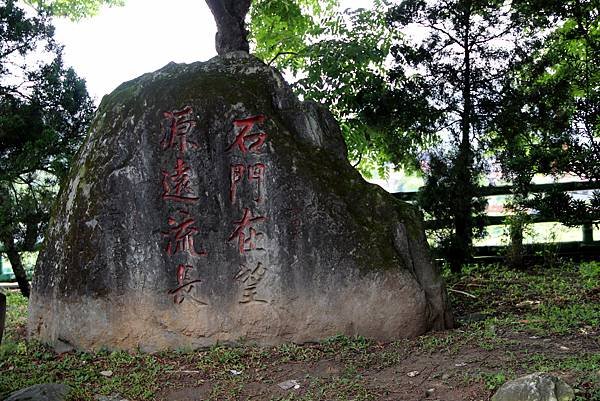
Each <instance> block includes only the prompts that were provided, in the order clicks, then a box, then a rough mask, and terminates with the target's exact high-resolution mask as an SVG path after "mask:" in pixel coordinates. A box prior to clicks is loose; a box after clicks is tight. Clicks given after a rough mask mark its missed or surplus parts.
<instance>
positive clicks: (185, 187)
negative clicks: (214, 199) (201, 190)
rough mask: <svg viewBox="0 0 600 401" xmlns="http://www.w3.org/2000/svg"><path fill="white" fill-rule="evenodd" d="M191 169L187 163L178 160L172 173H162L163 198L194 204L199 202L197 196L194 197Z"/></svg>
mask: <svg viewBox="0 0 600 401" xmlns="http://www.w3.org/2000/svg"><path fill="white" fill-rule="evenodd" d="M189 171H190V168H189V167H188V166H187V165H186V164H185V162H184V161H183V160H182V159H180V158H177V162H176V164H175V167H174V169H173V170H172V171H164V170H163V172H162V175H163V179H162V187H163V193H162V198H163V199H164V200H169V201H175V202H186V203H194V202H196V201H198V199H199V198H198V197H197V196H193V194H192V190H191V188H190V176H189V174H188V172H189Z"/></svg>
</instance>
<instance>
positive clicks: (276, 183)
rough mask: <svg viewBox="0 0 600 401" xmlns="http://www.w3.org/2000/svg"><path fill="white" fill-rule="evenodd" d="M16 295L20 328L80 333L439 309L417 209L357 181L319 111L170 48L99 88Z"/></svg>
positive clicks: (407, 318) (271, 80) (275, 85)
mask: <svg viewBox="0 0 600 401" xmlns="http://www.w3.org/2000/svg"><path fill="white" fill-rule="evenodd" d="M30 305H31V306H30V320H29V331H30V334H31V335H32V336H34V337H36V338H39V339H41V340H43V341H45V342H49V343H56V342H58V341H62V342H66V343H68V344H72V345H74V346H76V347H79V348H85V349H93V348H100V347H108V348H111V349H114V348H121V349H130V348H137V347H139V348H141V349H142V350H146V351H154V350H158V349H164V348H177V347H182V346H186V347H203V346H209V345H212V344H215V343H216V342H221V343H222V342H244V341H249V342H256V343H259V344H276V343H281V342H286V341H294V342H299V343H301V342H307V341H317V340H321V339H324V338H326V337H328V336H332V335H335V334H340V333H341V334H346V335H363V336H367V337H372V338H375V339H378V340H382V341H386V340H393V339H397V338H401V337H412V336H416V335H419V334H421V333H423V332H425V331H427V330H430V329H443V328H446V327H449V326H450V325H451V324H452V318H451V315H450V313H449V310H448V305H447V303H446V299H445V290H444V286H443V283H442V280H441V278H440V276H439V273H438V271H437V270H436V268H435V267H434V265H433V263H432V261H431V259H430V257H429V254H428V247H427V243H426V240H425V236H424V231H423V227H422V221H421V217H420V215H419V213H418V212H417V210H416V209H415V208H414V207H413V206H411V205H409V204H405V203H401V202H398V201H396V200H395V199H394V198H393V197H392V196H391V195H389V194H388V193H386V192H385V191H384V190H383V189H381V188H380V187H378V186H375V185H371V184H368V183H367V182H365V181H364V180H363V179H362V178H361V176H360V175H359V174H358V173H357V172H356V171H355V170H354V169H353V168H352V167H351V166H350V164H349V163H348V161H347V160H346V148H345V145H344V141H343V139H342V135H341V133H340V130H339V127H338V126H337V124H336V122H335V120H334V119H333V117H332V116H331V114H330V113H329V112H328V111H327V110H325V109H323V108H322V107H320V106H318V105H317V104H315V103H311V102H308V103H302V102H300V101H298V100H297V98H295V97H294V95H293V94H292V92H291V91H290V88H289V87H288V85H287V84H286V83H285V82H284V80H283V78H282V76H281V75H280V74H279V73H278V72H276V71H275V70H273V69H271V68H270V67H267V66H266V65H264V64H263V63H262V62H260V61H258V60H257V59H255V58H254V57H252V56H249V55H248V54H245V53H243V52H234V53H229V54H227V55H226V56H222V57H216V58H214V59H212V60H210V61H208V62H206V63H195V64H191V65H184V64H173V63H171V64H169V65H167V66H165V67H164V68H162V69H161V70H159V71H156V72H154V73H151V74H146V75H143V76H141V77H140V78H137V79H135V80H133V81H130V82H127V83H125V84H123V85H121V86H120V87H119V88H117V89H116V90H115V91H114V92H113V93H112V94H110V95H108V96H106V97H105V98H104V99H103V100H102V103H101V105H100V108H99V110H98V112H97V115H96V117H95V120H94V122H93V124H92V128H91V130H90V133H89V136H88V138H87V140H86V142H85V143H84V145H83V146H82V148H81V150H80V151H79V153H78V156H77V160H76V162H75V166H74V168H73V170H72V171H71V174H70V179H69V182H68V184H67V185H65V186H64V188H63V189H62V190H61V193H60V194H59V199H58V206H57V208H56V210H55V213H54V216H53V218H52V221H51V224H50V230H49V232H48V233H47V238H46V242H45V245H44V247H43V250H42V252H41V254H40V256H39V258H38V264H37V266H36V272H35V276H34V281H33V295H32V298H31V301H30Z"/></svg>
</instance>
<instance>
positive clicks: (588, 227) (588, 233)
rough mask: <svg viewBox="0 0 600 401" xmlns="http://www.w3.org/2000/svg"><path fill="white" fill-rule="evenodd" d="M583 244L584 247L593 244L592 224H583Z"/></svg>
mask: <svg viewBox="0 0 600 401" xmlns="http://www.w3.org/2000/svg"><path fill="white" fill-rule="evenodd" d="M582 231H583V243H584V244H585V245H591V244H593V243H594V225H593V224H592V222H591V221H590V222H586V223H583V226H582Z"/></svg>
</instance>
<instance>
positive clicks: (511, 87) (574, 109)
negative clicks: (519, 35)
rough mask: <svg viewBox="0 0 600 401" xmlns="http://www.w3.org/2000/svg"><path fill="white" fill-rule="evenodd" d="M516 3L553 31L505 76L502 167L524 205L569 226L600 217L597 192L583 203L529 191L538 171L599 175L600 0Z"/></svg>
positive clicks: (499, 135) (499, 141) (498, 143)
mask: <svg viewBox="0 0 600 401" xmlns="http://www.w3.org/2000/svg"><path fill="white" fill-rule="evenodd" d="M517 4H518V5H519V7H521V11H522V13H524V14H526V15H531V14H532V13H533V14H535V15H537V16H538V17H537V18H536V19H535V20H534V22H535V23H536V24H537V25H539V26H541V27H542V28H544V29H545V30H546V31H548V32H549V33H548V34H547V35H546V36H545V37H543V40H540V41H539V42H538V43H537V44H536V46H535V51H532V52H531V54H530V56H528V57H525V58H524V59H523V60H522V61H521V62H520V63H517V64H516V65H515V66H514V69H513V70H512V73H511V75H510V76H509V78H508V79H507V80H506V81H505V83H504V85H505V91H506V92H507V94H508V95H507V96H506V97H505V99H504V100H503V104H502V112H501V113H499V114H498V116H497V121H496V122H495V125H496V128H495V131H496V133H495V136H493V140H492V146H494V147H496V148H497V149H499V150H501V152H499V157H500V160H501V162H502V166H503V170H504V172H505V174H506V175H507V176H508V177H510V178H511V179H512V180H513V181H514V182H515V183H517V184H518V186H519V189H520V192H521V196H522V198H523V205H524V206H525V207H530V208H532V209H535V210H538V211H539V213H540V214H541V215H543V216H546V217H552V218H556V219H557V220H559V221H560V222H562V223H563V224H566V225H579V224H581V223H582V222H586V221H587V222H592V221H593V222H597V221H600V193H598V192H596V193H595V194H594V196H593V197H592V199H591V200H590V201H586V202H584V201H582V200H578V199H574V198H573V197H572V196H570V195H569V194H564V193H560V192H556V191H553V192H549V193H547V194H545V195H536V196H535V197H533V198H531V199H528V197H527V195H528V185H529V184H530V182H531V178H532V177H533V176H534V175H535V174H545V175H553V176H557V177H558V176H561V175H563V174H566V173H570V174H575V175H576V176H578V177H579V178H581V179H586V180H592V181H596V180H598V179H600V162H599V161H598V158H597V157H596V156H597V155H598V152H599V150H600V119H599V111H600V109H599V105H600V90H599V89H598V88H599V87H600V86H599V83H600V67H599V66H598V63H597V62H596V60H597V59H598V58H599V57H600V28H599V27H600V25H599V22H600V15H599V13H598V2H597V1H594V0H590V1H586V0H581V1H579V0H569V1H564V2H548V3H544V2H522V4H521V2H518V3H517ZM538 29H540V28H538Z"/></svg>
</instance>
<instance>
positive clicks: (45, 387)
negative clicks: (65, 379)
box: [4, 383, 70, 401]
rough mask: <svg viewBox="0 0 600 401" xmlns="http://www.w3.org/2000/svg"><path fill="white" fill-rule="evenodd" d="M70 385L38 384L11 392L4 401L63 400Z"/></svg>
mask: <svg viewBox="0 0 600 401" xmlns="http://www.w3.org/2000/svg"><path fill="white" fill-rule="evenodd" d="M69 390H70V389H69V387H68V386H66V385H64V384H58V383H47V384H36V385H34V386H31V387H27V388H24V389H22V390H18V391H15V392H14V393H12V394H10V395H9V396H8V398H6V399H4V401H63V400H65V399H66V398H67V394H68V393H69Z"/></svg>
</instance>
